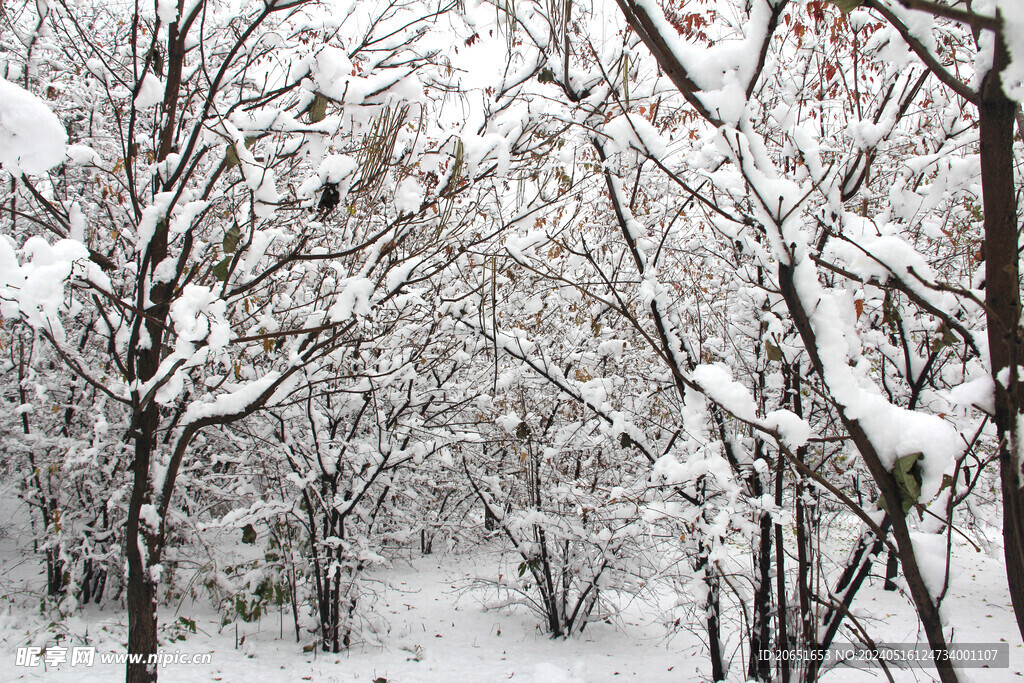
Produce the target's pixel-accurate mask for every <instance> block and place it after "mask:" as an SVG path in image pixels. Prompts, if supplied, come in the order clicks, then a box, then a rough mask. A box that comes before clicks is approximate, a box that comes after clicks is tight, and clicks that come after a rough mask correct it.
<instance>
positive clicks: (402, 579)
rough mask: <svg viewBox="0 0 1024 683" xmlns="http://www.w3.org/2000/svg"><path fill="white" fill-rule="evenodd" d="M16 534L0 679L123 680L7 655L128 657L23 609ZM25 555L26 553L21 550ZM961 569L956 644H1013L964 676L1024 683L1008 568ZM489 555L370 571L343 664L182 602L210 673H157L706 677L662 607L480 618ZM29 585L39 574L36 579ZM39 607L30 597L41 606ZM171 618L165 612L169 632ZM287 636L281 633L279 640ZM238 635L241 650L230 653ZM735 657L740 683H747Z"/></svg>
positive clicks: (80, 628) (884, 598)
mask: <svg viewBox="0 0 1024 683" xmlns="http://www.w3.org/2000/svg"><path fill="white" fill-rule="evenodd" d="M17 545H18V542H17V540H16V538H14V537H11V536H9V537H7V538H5V539H2V540H0V549H2V551H3V552H2V557H3V558H5V559H4V561H5V563H6V564H5V566H4V569H3V572H2V574H0V600H3V602H4V603H6V604H5V606H4V608H3V610H2V612H0V661H2V662H3V664H2V668H0V680H48V681H49V680H52V681H111V680H119V679H121V678H123V667H122V666H120V665H116V666H115V665H101V664H99V663H97V664H95V665H94V666H93V667H91V668H85V667H82V666H77V667H69V666H67V665H64V666H63V667H61V668H58V669H52V668H47V669H44V668H43V667H37V668H26V667H17V666H15V659H16V658H15V651H16V649H17V648H18V647H19V646H23V645H25V644H27V643H29V642H37V643H38V642H40V638H43V639H45V638H46V634H47V631H49V632H50V633H54V632H56V631H59V630H63V629H64V628H66V633H67V639H66V640H65V644H67V645H74V644H82V643H86V642H87V643H89V644H92V645H97V646H98V648H99V651H101V652H103V651H106V652H124V642H125V632H126V629H125V625H126V616H125V615H124V614H123V613H118V612H114V611H111V610H109V609H107V610H103V611H100V610H96V609H92V610H87V611H85V612H84V613H82V614H81V616H80V617H76V618H74V619H72V620H71V621H70V622H68V623H67V624H66V625H65V626H61V627H54V626H52V625H50V622H49V621H48V620H47V619H44V618H43V617H42V616H40V615H39V612H38V608H36V609H35V610H33V609H32V608H31V607H30V605H31V604H32V602H33V601H32V599H31V597H30V596H31V592H30V590H31V584H32V582H33V581H36V582H38V580H39V579H38V573H37V571H36V565H35V564H34V563H33V562H29V561H26V560H25V559H24V557H22V559H20V560H16V559H15V558H16V557H17V555H16V554H15V553H14V552H13V551H15V550H18V548H17ZM20 550H24V549H20ZM956 560H957V563H958V564H959V565H960V566H961V567H962V568H964V570H963V571H962V573H960V574H959V576H957V577H956V579H955V581H954V583H953V591H952V596H951V597H950V598H949V601H948V602H947V607H946V608H947V610H948V612H949V614H952V615H955V617H954V618H955V621H956V623H957V624H958V632H957V640H958V641H960V642H997V641H999V640H1000V639H1001V638H1005V639H1006V640H1007V641H1009V642H1010V644H1011V645H1010V650H1011V666H1010V668H1009V669H1001V670H981V669H974V670H972V671H971V672H969V673H968V676H969V677H965V680H975V681H986V682H987V681H1013V680H1022V676H1021V671H1022V670H1024V648H1022V647H1021V645H1020V644H1019V642H1020V641H1019V638H1018V636H1017V633H1016V627H1015V623H1014V621H1013V614H1012V610H1011V608H1010V606H1009V597H1008V595H1007V593H1006V590H1005V588H1004V587H1003V583H1004V582H1005V578H1004V576H1003V574H1002V571H1003V570H1002V565H1001V563H999V562H998V561H997V560H995V559H992V558H989V557H987V556H985V555H983V554H979V553H977V552H975V551H974V550H973V549H971V548H970V547H969V546H962V547H960V548H958V549H957V552H956ZM497 562H498V559H497V556H496V551H495V550H494V549H480V550H477V551H476V552H474V553H473V554H468V555H466V554H462V555H458V554H447V555H442V554H439V555H434V556H430V557H419V558H414V559H412V560H411V561H408V562H405V561H399V562H396V563H395V564H394V565H393V566H392V567H391V568H389V569H387V570H386V571H382V572H381V573H380V574H379V575H378V577H377V578H378V579H379V584H378V585H377V592H378V594H379V596H378V599H377V602H376V604H375V607H374V612H375V616H376V617H377V619H376V621H377V622H378V624H379V627H378V630H379V632H380V634H381V636H380V637H381V641H382V643H383V645H381V646H366V645H364V646H361V647H358V648H355V649H354V650H353V651H351V652H349V653H345V654H342V655H324V654H323V653H312V652H311V653H304V652H303V651H302V649H301V646H299V645H296V643H295V639H294V633H293V632H292V631H291V629H290V627H289V624H290V618H289V616H288V615H287V614H285V616H284V619H283V620H281V619H280V618H279V615H277V614H271V615H269V616H268V617H267V618H264V619H263V620H262V621H261V622H260V623H258V624H241V625H240V626H239V629H238V633H237V636H236V632H235V629H234V626H233V625H232V626H228V627H226V628H224V629H223V630H222V629H221V628H220V625H219V620H218V617H217V615H216V614H215V613H214V612H213V611H212V610H210V609H209V608H207V607H201V606H198V605H191V606H190V605H187V604H186V605H183V606H182V607H181V608H180V610H179V611H178V613H177V616H185V617H187V618H189V619H194V620H195V622H196V626H197V633H196V634H194V635H193V634H188V636H187V638H186V639H185V640H183V641H181V642H174V643H168V644H166V645H165V647H164V650H165V651H168V652H173V651H175V650H180V651H181V652H187V653H193V654H195V653H204V652H208V653H211V654H212V659H213V663H212V664H210V665H171V666H168V667H166V668H164V669H163V670H162V671H161V680H164V681H190V682H194V681H206V680H213V681H245V682H250V683H255V682H256V681H269V680H281V681H284V680H289V681H299V680H313V681H363V682H366V683H369V682H371V681H377V680H379V679H382V678H383V679H386V680H387V681H390V682H400V683H405V682H413V681H504V680H510V681H536V682H538V683H541V682H543V683H556V682H559V681H618V680H628V681H699V680H705V679H703V678H702V677H701V674H700V672H701V671H707V664H706V659H705V658H704V656H703V655H702V654H701V647H700V642H699V634H698V635H694V634H691V633H687V632H681V633H676V634H674V635H672V636H671V637H669V635H668V634H667V633H666V629H665V626H664V625H663V622H664V620H665V614H666V610H665V609H663V608H651V607H647V606H645V605H644V604H643V603H640V602H634V603H632V604H630V605H629V606H627V607H626V609H625V610H624V612H623V613H622V614H621V615H620V617H619V618H618V619H616V620H614V623H612V624H605V623H596V624H593V625H592V626H590V627H588V629H587V631H586V633H585V634H584V636H583V637H582V638H580V639H577V640H570V641H552V640H550V639H549V638H547V637H545V636H544V635H543V634H542V633H540V632H539V631H538V630H537V628H536V619H535V618H534V617H533V616H532V615H530V614H528V613H526V612H525V611H510V610H508V609H501V610H490V611H488V610H485V609H484V608H483V598H484V596H483V594H482V593H480V592H479V591H473V590H467V588H469V587H470V586H471V585H472V584H473V580H474V579H476V578H478V577H493V576H494V572H495V567H496V566H497ZM33 577H34V578H33ZM35 604H36V605H38V600H35ZM855 612H856V614H857V615H858V617H859V618H860V619H861V620H862V621H863V622H864V623H865V624H867V625H868V626H869V628H870V630H871V632H872V633H873V634H874V635H875V636H876V637H877V638H879V639H880V640H887V641H889V642H906V641H916V640H917V639H918V632H917V626H916V620H914V619H913V617H912V612H911V610H910V608H909V606H908V605H907V603H906V600H904V599H903V598H901V597H899V596H898V595H896V594H893V593H886V592H884V591H883V590H882V588H881V584H880V582H879V583H878V585H871V586H868V587H867V588H866V589H865V590H864V591H862V595H861V597H860V598H859V599H858V601H857V603H856V610H855ZM175 618H176V615H175V611H174V610H173V609H172V610H167V611H165V612H163V613H162V614H161V620H162V623H163V624H170V623H172V622H173V621H174V620H175ZM282 631H283V638H282ZM236 637H237V639H238V640H239V641H240V642H239V643H238V645H237V647H236ZM740 672H741V663H740V661H739V656H737V658H736V660H735V664H734V666H733V673H734V679H733V680H741V677H740ZM895 674H896V680H900V681H928V680H932V676H931V675H929V674H928V673H927V672H921V671H918V672H916V673H915V672H907V671H902V672H900V671H896V672H895ZM824 680H829V681H844V682H845V681H884V680H886V679H885V677H884V676H883V675H881V674H880V673H879V672H877V671H876V672H870V673H868V672H856V671H850V670H845V671H833V672H831V673H829V674H828V675H827V676H826V677H824Z"/></svg>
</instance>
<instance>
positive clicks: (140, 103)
mask: <svg viewBox="0 0 1024 683" xmlns="http://www.w3.org/2000/svg"><path fill="white" fill-rule="evenodd" d="M165 88H166V85H165V84H164V82H163V81H161V80H160V79H159V78H157V77H156V75H155V74H152V73H148V72H147V73H146V75H145V77H144V78H143V79H142V84H141V85H140V86H139V94H138V95H136V96H135V106H136V107H137V108H139V109H147V108H149V107H152V106H155V105H157V104H160V103H161V102H163V100H164V89H165Z"/></svg>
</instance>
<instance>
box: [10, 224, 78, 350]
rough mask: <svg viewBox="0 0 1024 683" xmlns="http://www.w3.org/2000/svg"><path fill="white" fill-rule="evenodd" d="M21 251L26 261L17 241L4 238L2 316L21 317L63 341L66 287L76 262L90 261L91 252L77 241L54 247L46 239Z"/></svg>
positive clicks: (27, 244) (32, 240)
mask: <svg viewBox="0 0 1024 683" xmlns="http://www.w3.org/2000/svg"><path fill="white" fill-rule="evenodd" d="M20 251H21V254H22V258H19V256H18V252H17V251H15V248H14V244H13V241H12V240H11V239H10V238H9V237H7V236H6V235H0V315H2V316H3V317H4V318H18V317H19V316H20V317H22V318H24V320H25V321H26V322H27V323H28V324H29V325H31V326H32V327H37V328H42V329H45V330H47V331H49V332H50V333H51V334H52V335H53V336H54V338H55V339H56V340H57V341H63V340H64V327H63V325H62V324H61V311H62V310H63V308H64V303H65V301H64V288H65V286H66V285H67V282H68V278H69V277H70V276H71V273H72V270H73V268H74V265H75V262H76V261H79V260H82V259H88V258H89V251H88V250H87V249H86V248H85V245H83V244H82V243H81V242H78V241H76V240H70V239H64V240H59V241H58V242H56V243H54V244H52V245H51V244H50V243H49V242H47V241H46V240H45V239H43V238H42V237H30V238H29V239H28V240H27V241H26V242H25V245H24V247H23V248H22V249H21V250H20Z"/></svg>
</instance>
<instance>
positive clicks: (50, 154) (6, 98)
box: [0, 78, 68, 175]
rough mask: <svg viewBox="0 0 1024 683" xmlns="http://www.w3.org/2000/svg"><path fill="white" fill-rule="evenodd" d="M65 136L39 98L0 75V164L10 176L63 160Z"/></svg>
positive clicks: (54, 117) (59, 124) (50, 166)
mask: <svg viewBox="0 0 1024 683" xmlns="http://www.w3.org/2000/svg"><path fill="white" fill-rule="evenodd" d="M67 139H68V136H67V133H65V132H64V126H62V125H61V123H60V119H58V118H57V115H56V114H54V113H53V112H52V111H50V108H49V107H48V106H46V103H44V102H43V101H42V100H41V99H39V98H38V97H36V96H35V95H33V94H32V93H30V92H28V91H27V90H25V89H24V88H21V87H20V86H17V85H15V84H14V83H11V82H10V81H7V80H5V79H3V78H0V165H2V166H3V167H4V169H5V170H6V171H7V172H8V173H10V174H12V175H21V174H22V173H29V174H33V175H35V174H38V173H43V172H45V171H47V170H49V169H50V168H52V167H54V166H56V165H57V164H59V163H61V162H62V161H64V145H65V143H66V142H67Z"/></svg>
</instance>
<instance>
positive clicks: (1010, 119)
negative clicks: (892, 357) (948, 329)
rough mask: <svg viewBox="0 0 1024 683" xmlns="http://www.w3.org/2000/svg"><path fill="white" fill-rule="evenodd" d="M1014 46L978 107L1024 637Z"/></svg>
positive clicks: (999, 45) (989, 293)
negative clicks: (1006, 77)
mask: <svg viewBox="0 0 1024 683" xmlns="http://www.w3.org/2000/svg"><path fill="white" fill-rule="evenodd" d="M1009 59H1010V58H1009V54H1008V52H1007V49H1006V42H1005V40H1003V37H1002V35H1001V32H996V46H995V55H994V57H993V63H992V69H991V70H990V71H989V72H988V74H987V75H986V76H985V78H984V80H983V81H982V86H981V93H980V95H981V98H980V102H979V105H978V109H979V116H980V128H981V131H980V136H981V138H980V140H981V182H982V199H983V203H984V210H985V245H984V254H985V304H986V305H987V307H988V345H989V354H990V359H991V372H992V379H993V383H994V384H995V408H996V411H995V423H996V431H997V434H998V436H999V474H1000V477H1001V479H1002V495H1003V539H1004V543H1003V552H1004V554H1005V557H1006V575H1007V578H1008V579H1009V581H1008V583H1009V589H1010V600H1011V601H1012V603H1013V611H1014V614H1015V615H1016V617H1017V628H1018V630H1019V631H1020V633H1021V636H1022V637H1024V582H1022V581H1021V580H1020V577H1021V576H1024V491H1022V489H1021V457H1020V446H1021V444H1020V439H1021V434H1020V432H1019V427H1018V422H1017V421H1018V418H1019V415H1020V414H1021V407H1022V405H1024V400H1022V398H1024V397H1022V385H1021V376H1020V374H1019V370H1018V367H1019V365H1018V364H1019V363H1020V362H1021V360H1022V359H1021V355H1022V354H1021V329H1020V323H1021V310H1020V256H1019V247H1018V236H1017V202H1016V198H1015V196H1014V182H1013V126H1014V111H1015V106H1014V103H1013V102H1012V101H1011V100H1010V99H1009V98H1008V97H1007V96H1006V94H1005V93H1004V92H1003V89H1002V86H1001V82H1000V81H1001V79H1000V76H1001V74H1002V72H1003V70H1004V69H1005V68H1006V66H1007V64H1009Z"/></svg>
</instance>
